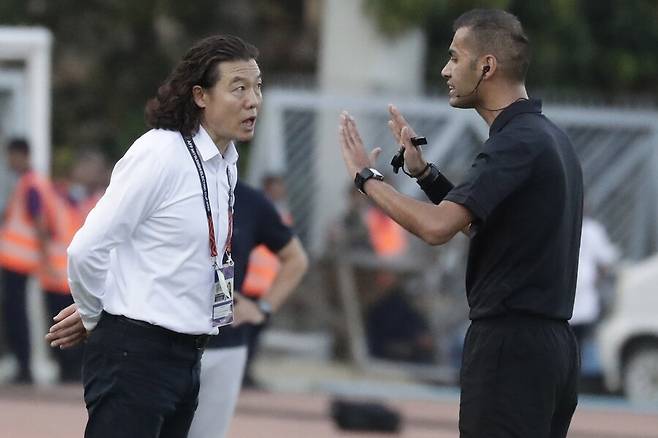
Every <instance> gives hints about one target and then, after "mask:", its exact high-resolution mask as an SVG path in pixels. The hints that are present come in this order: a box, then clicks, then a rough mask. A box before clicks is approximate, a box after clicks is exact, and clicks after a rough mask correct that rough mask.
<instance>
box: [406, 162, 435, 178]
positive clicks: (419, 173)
mask: <svg viewBox="0 0 658 438" xmlns="http://www.w3.org/2000/svg"><path fill="white" fill-rule="evenodd" d="M430 167H432V165H431V164H430V163H427V164H426V165H425V167H423V170H421V171H420V172H418V173H417V174H416V175H412V174H411V173H410V172H407V171H406V170H405V169H404V166H402V171H403V172H404V173H405V174H406V175H407V176H410V177H411V178H418V177H419V176H421V175H422V174H423V173H425V171H427V169H429V168H430Z"/></svg>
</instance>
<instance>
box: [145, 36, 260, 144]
mask: <svg viewBox="0 0 658 438" xmlns="http://www.w3.org/2000/svg"><path fill="white" fill-rule="evenodd" d="M257 58H258V49H256V47H254V46H253V45H251V44H249V43H247V42H245V41H243V40H242V39H240V38H238V37H236V36H233V35H215V36H211V37H208V38H204V39H203V40H201V41H199V42H198V43H196V44H195V45H194V46H193V47H192V48H191V49H190V50H188V52H187V53H186V54H185V56H184V57H183V59H182V60H181V61H180V62H179V63H178V65H177V66H176V68H174V70H173V71H172V72H171V74H170V75H169V77H168V78H167V80H165V82H164V83H163V84H162V85H161V86H160V87H159V88H158V92H157V94H156V96H155V97H153V98H152V99H149V101H148V102H147V103H146V110H145V113H146V124H147V125H148V126H149V127H150V128H161V129H168V130H172V131H180V132H182V133H183V134H184V135H194V134H195V133H196V132H197V130H198V129H199V123H200V119H201V108H199V107H198V106H197V105H196V103H195V102H194V97H193V96H192V88H193V87H194V86H195V85H199V86H201V87H203V88H211V87H212V86H213V85H215V83H217V81H218V80H219V69H218V68H217V66H218V65H219V64H220V63H221V62H225V61H249V60H252V59H254V60H256V59H257Z"/></svg>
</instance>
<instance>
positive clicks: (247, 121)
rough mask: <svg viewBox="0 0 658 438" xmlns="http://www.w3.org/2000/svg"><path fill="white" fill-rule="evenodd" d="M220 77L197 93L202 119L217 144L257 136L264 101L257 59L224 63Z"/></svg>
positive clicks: (219, 67) (221, 144)
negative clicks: (260, 111)
mask: <svg viewBox="0 0 658 438" xmlns="http://www.w3.org/2000/svg"><path fill="white" fill-rule="evenodd" d="M217 68H218V69H219V80H218V81H217V82H216V83H215V85H213V86H212V87H211V88H201V89H200V90H197V92H195V101H196V103H197V105H199V107H201V108H203V115H202V118H201V121H202V123H203V125H204V127H205V128H206V130H207V131H208V133H209V134H210V137H211V138H212V139H213V141H214V142H215V143H216V144H217V145H218V146H220V147H221V146H225V145H226V144H228V142H230V141H232V140H240V141H248V140H251V138H252V137H253V136H254V130H255V128H256V117H257V116H258V109H259V108H260V105H261V102H262V99H263V98H262V94H261V87H262V85H263V83H262V80H261V74H260V69H259V68H258V64H257V63H256V61H255V60H253V59H251V60H249V61H230V62H221V63H220V64H219V65H218V67H217Z"/></svg>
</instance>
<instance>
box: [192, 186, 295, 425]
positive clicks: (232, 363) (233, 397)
mask: <svg viewBox="0 0 658 438" xmlns="http://www.w3.org/2000/svg"><path fill="white" fill-rule="evenodd" d="M234 212H235V214H234V227H235V229H234V234H233V256H234V258H235V290H236V291H238V292H240V291H242V290H243V289H244V281H246V277H245V271H248V269H250V268H251V267H247V264H248V263H249V264H251V263H252V261H251V260H252V259H251V258H250V257H249V254H250V253H252V254H253V251H254V250H255V248H256V247H258V246H259V245H265V246H264V247H265V248H267V249H268V250H269V251H272V253H271V254H273V257H275V261H276V263H277V271H276V273H275V275H274V278H273V280H272V282H271V283H269V286H268V288H267V290H266V291H264V293H263V294H262V295H259V296H257V297H249V298H246V297H240V298H238V299H237V301H236V305H235V322H234V324H233V325H232V326H227V327H222V329H221V330H220V333H219V335H217V336H213V337H212V338H211V339H210V341H209V342H208V346H207V348H206V351H205V352H204V353H203V357H202V358H201V387H200V389H199V405H198V407H197V409H196V413H195V415H194V420H193V421H192V426H191V427H190V431H189V435H188V436H189V437H190V438H201V437H206V436H209V434H208V431H209V430H212V436H213V437H215V438H221V437H223V436H224V435H225V434H226V432H227V430H228V427H229V423H230V419H231V417H232V416H233V412H234V410H235V405H236V403H237V399H238V394H239V390H240V383H241V381H242V376H243V373H244V372H245V368H246V362H247V356H248V351H249V350H250V349H251V348H252V342H253V340H254V336H253V333H254V332H256V333H259V332H261V329H262V327H263V326H265V325H266V324H267V322H268V321H269V318H270V316H271V315H272V313H273V312H275V311H276V310H278V309H279V307H280V306H281V305H282V304H283V303H284V302H285V300H287V298H288V296H289V295H290V294H291V293H292V292H293V290H294V288H295V287H296V286H297V284H298V283H299V281H300V280H301V278H302V276H303V275H304V273H305V272H306V268H307V263H308V262H307V259H306V253H305V252H304V249H303V248H302V246H301V243H300V242H299V239H298V238H297V237H295V236H294V234H293V233H292V230H291V229H290V227H289V226H287V225H286V224H284V223H283V221H282V218H281V216H280V215H279V213H278V212H277V210H276V209H275V207H274V205H273V203H272V202H270V201H269V200H268V199H267V198H266V197H265V196H263V193H260V192H259V191H257V190H255V189H253V188H251V187H249V186H247V185H246V184H244V183H243V182H242V181H241V180H239V179H238V182H237V184H236V186H235V207H234ZM218 388H221V390H218Z"/></svg>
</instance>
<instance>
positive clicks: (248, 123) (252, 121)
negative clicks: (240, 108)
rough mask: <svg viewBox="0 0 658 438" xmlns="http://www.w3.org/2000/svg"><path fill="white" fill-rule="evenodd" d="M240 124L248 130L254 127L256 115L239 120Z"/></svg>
mask: <svg viewBox="0 0 658 438" xmlns="http://www.w3.org/2000/svg"><path fill="white" fill-rule="evenodd" d="M240 125H241V126H242V127H243V128H245V129H248V130H251V129H254V126H255V125H256V116H253V117H248V118H246V119H244V120H243V121H242V122H240Z"/></svg>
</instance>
